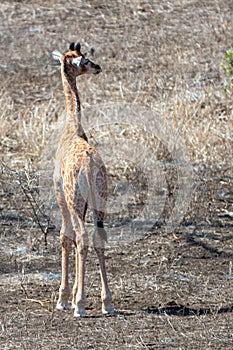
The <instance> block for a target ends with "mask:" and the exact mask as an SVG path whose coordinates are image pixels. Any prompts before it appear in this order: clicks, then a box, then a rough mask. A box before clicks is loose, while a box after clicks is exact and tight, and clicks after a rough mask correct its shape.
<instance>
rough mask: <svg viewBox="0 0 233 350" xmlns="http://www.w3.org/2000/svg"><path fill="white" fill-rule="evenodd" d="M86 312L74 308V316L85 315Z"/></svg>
mask: <svg viewBox="0 0 233 350" xmlns="http://www.w3.org/2000/svg"><path fill="white" fill-rule="evenodd" d="M86 316H87V315H86V312H85V311H83V310H82V311H81V310H75V311H74V317H75V318H78V317H86Z"/></svg>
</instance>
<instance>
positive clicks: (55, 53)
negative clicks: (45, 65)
mask: <svg viewBox="0 0 233 350" xmlns="http://www.w3.org/2000/svg"><path fill="white" fill-rule="evenodd" d="M52 56H53V59H54V61H55V62H57V63H61V58H62V54H61V52H59V51H57V50H55V51H53V52H52Z"/></svg>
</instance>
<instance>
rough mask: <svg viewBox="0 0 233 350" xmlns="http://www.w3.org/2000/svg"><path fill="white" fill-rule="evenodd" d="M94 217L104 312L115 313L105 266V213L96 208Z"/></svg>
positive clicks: (95, 242)
mask: <svg viewBox="0 0 233 350" xmlns="http://www.w3.org/2000/svg"><path fill="white" fill-rule="evenodd" d="M94 219H95V221H94V222H95V230H94V234H93V245H94V249H95V252H96V254H97V257H98V260H99V265H100V275H101V282H102V292H101V299H102V313H103V314H104V315H106V314H111V315H113V314H114V313H115V310H114V308H113V306H112V293H111V291H110V289H109V286H108V280H107V273H106V267H105V255H104V251H105V242H106V241H107V233H106V231H105V229H104V223H103V220H104V214H103V213H102V212H99V211H97V210H94Z"/></svg>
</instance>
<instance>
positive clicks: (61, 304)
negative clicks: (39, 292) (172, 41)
mask: <svg viewBox="0 0 233 350" xmlns="http://www.w3.org/2000/svg"><path fill="white" fill-rule="evenodd" d="M54 185H55V193H56V198H57V202H58V206H59V209H60V212H61V216H62V227H61V231H60V244H61V249H62V264H61V265H62V276H61V284H60V288H59V297H58V301H57V306H56V308H57V309H58V310H67V309H69V304H68V301H69V296H70V287H69V281H68V274H69V271H68V268H69V254H70V247H71V244H72V241H73V238H74V231H73V226H72V223H71V218H70V213H69V210H68V208H67V204H66V200H65V197H64V193H63V190H62V186H61V182H60V181H58V180H57V181H56V180H54Z"/></svg>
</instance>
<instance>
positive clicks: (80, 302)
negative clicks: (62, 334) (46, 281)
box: [71, 200, 88, 317]
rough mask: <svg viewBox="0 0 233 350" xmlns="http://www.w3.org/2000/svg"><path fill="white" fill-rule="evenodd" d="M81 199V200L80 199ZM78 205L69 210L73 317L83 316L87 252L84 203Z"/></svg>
mask: <svg viewBox="0 0 233 350" xmlns="http://www.w3.org/2000/svg"><path fill="white" fill-rule="evenodd" d="M80 201H81V200H80ZM82 204H83V205H79V209H78V210H77V209H76V210H73V211H72V212H71V220H72V224H73V227H74V231H75V235H76V240H75V253H76V254H75V255H76V257H75V258H76V272H75V283H74V287H73V301H72V305H73V308H74V317H85V316H86V311H85V284H84V279H85V268H86V258H87V253H88V235H87V232H86V229H85V224H84V220H85V214H86V209H87V206H86V203H85V202H84V201H83V203H82Z"/></svg>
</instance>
